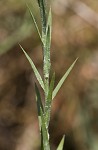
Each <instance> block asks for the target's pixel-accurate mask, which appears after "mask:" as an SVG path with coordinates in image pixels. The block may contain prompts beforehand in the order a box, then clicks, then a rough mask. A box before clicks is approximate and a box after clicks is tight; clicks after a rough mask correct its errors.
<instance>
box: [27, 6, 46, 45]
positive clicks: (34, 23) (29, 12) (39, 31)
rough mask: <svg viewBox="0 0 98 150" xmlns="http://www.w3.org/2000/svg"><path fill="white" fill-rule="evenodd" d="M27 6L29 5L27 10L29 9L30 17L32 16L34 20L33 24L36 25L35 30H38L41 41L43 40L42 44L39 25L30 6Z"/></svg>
mask: <svg viewBox="0 0 98 150" xmlns="http://www.w3.org/2000/svg"><path fill="white" fill-rule="evenodd" d="M26 5H27V8H28V10H29V13H30V15H31V18H32V20H33V22H34V25H35V28H36V30H37V32H38V35H39V37H40V40H41V42H42V37H41V34H40V31H39V28H38V25H37V23H36V20H35V17H34V15H33V13H32V11H31V9H30V7H29V6H28V4H26ZM42 43H43V42H42Z"/></svg>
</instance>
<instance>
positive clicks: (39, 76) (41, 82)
mask: <svg viewBox="0 0 98 150" xmlns="http://www.w3.org/2000/svg"><path fill="white" fill-rule="evenodd" d="M19 45H20V44H19ZM20 48H21V49H22V51H23V52H24V54H25V56H26V58H27V59H28V61H29V63H30V65H31V67H32V69H33V71H34V73H35V76H36V78H37V80H38V82H39V84H40V85H41V87H42V88H43V90H44V82H43V80H42V78H41V75H40V74H39V72H38V70H37V68H36V66H35V65H34V63H33V61H32V59H31V58H30V57H29V55H28V54H27V53H26V52H25V50H24V49H23V47H22V46H21V45H20Z"/></svg>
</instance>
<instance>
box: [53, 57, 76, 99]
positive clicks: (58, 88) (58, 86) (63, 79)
mask: <svg viewBox="0 0 98 150" xmlns="http://www.w3.org/2000/svg"><path fill="white" fill-rule="evenodd" d="M77 59H78V58H77ZM77 59H76V60H75V61H74V62H73V64H72V65H71V66H70V67H69V69H68V70H67V72H66V73H65V74H64V76H63V77H62V78H61V80H60V81H59V83H58V84H57V86H56V88H55V89H54V91H53V95H52V99H53V98H54V97H55V96H56V95H57V93H58V91H59V90H60V88H61V86H62V84H63V83H64V81H65V80H66V78H67V77H68V75H69V73H70V72H71V70H72V69H73V67H74V65H75V63H76V61H77Z"/></svg>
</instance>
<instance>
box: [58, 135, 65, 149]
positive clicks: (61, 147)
mask: <svg viewBox="0 0 98 150" xmlns="http://www.w3.org/2000/svg"><path fill="white" fill-rule="evenodd" d="M64 139H65V135H64V136H63V138H62V139H61V141H60V144H59V146H58V148H57V150H63V146H64Z"/></svg>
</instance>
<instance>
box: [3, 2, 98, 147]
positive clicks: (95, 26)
mask: <svg viewBox="0 0 98 150" xmlns="http://www.w3.org/2000/svg"><path fill="white" fill-rule="evenodd" d="M30 2H32V5H33V9H32V11H33V12H34V15H35V17H36V19H37V22H38V20H39V15H38V14H39V12H38V8H37V5H36V3H35V0H34V1H33V0H32V1H30ZM30 6H31V4H30ZM97 7H98V1H97V0H96V1H95V0H54V1H53V2H52V13H53V29H52V49H51V58H52V63H53V68H54V70H55V72H56V74H57V77H56V83H57V82H58V81H59V79H60V78H61V76H62V75H63V74H64V71H65V69H66V70H67V68H68V67H69V66H70V64H71V63H72V62H73V61H74V60H75V58H77V57H79V60H78V62H77V64H76V66H75V68H74V70H73V71H72V73H71V75H70V76H69V78H68V79H67V81H66V83H65V84H64V86H63V88H62V90H61V92H60V93H59V94H58V96H57V97H56V98H55V101H54V102H53V109H52V117H51V124H50V134H51V139H50V141H51V146H52V149H54V150H55V147H56V146H57V145H58V143H59V141H60V140H61V137H62V135H63V134H64V133H65V135H66V136H65V144H64V145H65V146H66V147H70V148H72V149H73V150H74V149H75V150H97V149H98V142H97V141H98V119H97V118H98V117H97V116H98V94H97V93H98V90H97V89H98V9H97ZM31 8H32V7H31ZM25 25H26V26H25ZM39 26H40V25H39ZM22 27H23V28H22ZM21 28H22V29H21ZM20 29H21V30H22V32H21V30H20ZM29 29H30V30H29ZM16 33H17V34H16ZM13 35H14V36H13ZM31 35H32V37H31ZM10 38H11V40H10ZM9 41H10V42H9ZM13 41H14V42H13ZM39 41H40V40H39V39H38V37H37V32H36V31H35V28H33V29H32V24H31V20H30V15H28V11H27V13H26V7H25V4H24V1H22V0H21V1H16V0H13V1H12V0H1V1H0V51H1V52H6V51H7V50H9V51H7V53H5V54H4V53H2V54H3V55H1V56H0V133H1V134H0V146H1V147H0V150H3V149H4V148H5V149H6V150H7V147H9V148H8V150H9V149H10V150H14V149H16V150H25V149H26V150H31V149H32V148H31V147H33V146H35V145H39V141H38V140H37V139H38V134H37V133H38V128H37V127H38V123H37V121H36V115H35V114H36V104H35V97H32V94H33V89H34V87H33V83H32V82H33V79H34V76H33V74H32V73H31V70H30V68H29V65H28V63H27V61H26V59H25V57H24V56H23V54H22V53H21V51H20V49H19V47H18V46H16V45H17V43H18V42H20V43H21V44H22V45H23V46H24V48H25V49H26V50H27V51H28V53H29V54H30V56H31V57H32V58H33V60H34V63H35V64H36V66H37V67H38V69H39V72H40V73H42V64H41V63H42V58H41V49H40V46H39ZM6 43H7V44H6ZM10 43H11V44H10ZM31 50H32V51H31ZM32 76H33V77H32ZM32 99H33V102H32ZM23 103H24V104H23ZM32 103H33V105H32ZM22 104H23V105H22ZM32 116H33V117H32ZM13 124H14V125H13ZM16 124H18V126H15V125H16ZM32 124H33V126H32ZM9 131H10V132H9ZM20 131H22V132H20ZM35 135H36V136H35ZM8 136H9V138H8ZM32 137H33V139H34V138H35V141H37V144H35V143H36V142H35V141H33V142H32ZM5 141H6V142H5ZM17 141H18V142H17ZM1 143H2V144H1ZM5 143H6V144H5ZM11 143H13V144H11ZM14 143H15V144H14ZM34 144H35V145H34ZM35 147H36V146H35ZM37 147H38V146H37ZM35 149H36V148H35ZM66 149H67V148H66Z"/></svg>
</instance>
